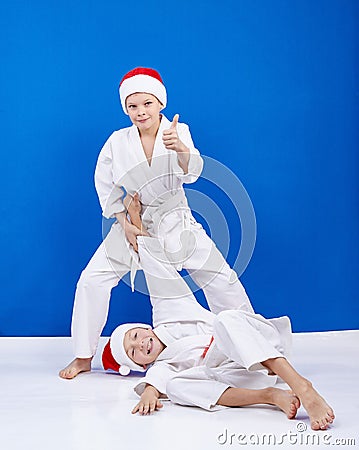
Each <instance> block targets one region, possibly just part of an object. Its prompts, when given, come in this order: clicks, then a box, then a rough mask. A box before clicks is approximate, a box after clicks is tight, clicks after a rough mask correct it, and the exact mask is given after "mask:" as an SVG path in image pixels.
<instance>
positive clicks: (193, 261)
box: [71, 223, 253, 358]
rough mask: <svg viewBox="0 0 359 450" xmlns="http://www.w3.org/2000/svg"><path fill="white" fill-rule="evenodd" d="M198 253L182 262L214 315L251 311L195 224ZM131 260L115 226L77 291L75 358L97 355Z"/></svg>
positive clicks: (232, 276)
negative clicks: (115, 293)
mask: <svg viewBox="0 0 359 450" xmlns="http://www.w3.org/2000/svg"><path fill="white" fill-rule="evenodd" d="M190 231H191V233H192V236H194V238H195V242H196V245H195V251H193V252H192V253H191V254H190V255H188V257H186V259H185V260H184V263H183V268H184V269H186V270H187V271H188V273H189V274H190V276H191V278H192V279H193V280H194V281H195V283H196V284H197V285H198V286H199V287H200V288H201V289H203V291H204V294H205V296H206V299H207V303H208V305H209V308H210V309H211V311H212V312H214V313H215V314H218V313H219V312H220V311H222V310H227V309H231V310H233V309H240V310H243V311H248V312H253V309H252V306H251V303H250V301H249V298H248V296H247V294H246V292H245V289H244V288H243V286H242V284H241V283H240V281H239V280H238V277H237V274H236V273H235V272H234V271H233V270H232V269H231V268H230V267H229V265H228V264H227V262H226V261H225V259H224V258H223V256H222V255H221V253H220V252H219V251H218V249H217V248H216V246H215V244H214V243H213V241H212V240H211V239H210V238H209V237H208V236H207V234H206V232H205V231H204V230H203V228H202V227H201V226H200V225H199V224H195V225H193V224H191V230H190ZM132 261H133V260H132V256H131V253H130V251H129V248H128V243H127V240H126V238H125V234H124V231H123V229H122V226H121V225H120V224H118V223H116V224H114V225H113V226H112V229H111V231H110V233H109V234H108V235H107V236H106V238H105V239H104V241H103V242H102V243H101V245H100V246H99V248H98V249H97V251H96V253H95V254H94V255H93V257H92V258H91V260H90V262H89V263H88V265H87V267H86V268H85V269H84V270H83V272H82V273H81V276H80V278H79V281H78V283H77V287H76V293H75V301H74V307H73V315H72V326H71V331H72V337H73V344H74V354H75V356H76V357H77V358H90V357H92V356H93V355H94V354H95V353H96V349H97V345H98V341H99V337H100V335H101V332H102V330H103V328H104V326H105V323H106V320H107V315H108V309H109V302H110V297H111V290H112V288H114V287H115V286H117V284H118V283H119V281H120V280H121V278H122V277H123V276H124V275H125V274H126V273H128V272H129V271H130V269H131V265H132Z"/></svg>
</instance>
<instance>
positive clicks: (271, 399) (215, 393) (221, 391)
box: [166, 367, 300, 419]
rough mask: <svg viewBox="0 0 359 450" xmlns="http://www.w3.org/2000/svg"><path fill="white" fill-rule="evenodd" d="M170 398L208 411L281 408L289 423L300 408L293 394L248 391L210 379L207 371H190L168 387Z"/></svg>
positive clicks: (170, 382) (260, 390)
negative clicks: (239, 407)
mask: <svg viewBox="0 0 359 450" xmlns="http://www.w3.org/2000/svg"><path fill="white" fill-rule="evenodd" d="M166 389H167V396H168V398H169V399H170V400H171V401H173V402H175V403H178V404H180V405H185V406H199V407H201V408H204V409H207V410H215V409H218V406H230V407H238V406H250V405H259V404H267V405H274V406H277V407H279V408H280V409H281V410H282V411H284V412H285V413H286V415H287V417H288V418H289V419H292V418H294V417H295V415H296V413H297V410H298V408H299V407H300V401H299V399H298V398H297V397H296V396H295V395H294V394H293V393H292V392H290V391H285V390H282V389H277V388H273V387H270V388H265V389H244V388H239V387H229V386H228V384H226V383H224V382H221V381H217V380H214V379H211V378H208V372H207V371H206V368H204V367H195V368H192V369H188V370H186V371H184V372H182V373H181V374H179V375H177V376H176V377H174V378H173V379H172V380H171V381H169V382H168V384H167V388H166Z"/></svg>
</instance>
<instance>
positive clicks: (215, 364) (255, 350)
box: [166, 310, 291, 411]
mask: <svg viewBox="0 0 359 450" xmlns="http://www.w3.org/2000/svg"><path fill="white" fill-rule="evenodd" d="M213 328H214V330H213V336H214V341H213V343H212V345H211V347H210V349H209V351H208V352H207V355H206V356H205V358H204V361H203V365H200V366H197V367H192V368H190V369H187V370H184V371H182V372H180V373H179V374H178V375H177V376H175V377H174V378H172V379H171V380H170V381H169V382H168V383H167V387H166V391H167V396H168V398H169V399H170V400H171V401H173V402H175V403H178V404H180V405H186V406H198V407H201V408H204V409H207V410H209V411H211V410H216V409H220V408H222V407H221V406H218V405H217V401H218V399H219V398H220V396H221V395H222V394H223V392H224V391H225V390H226V389H228V388H229V387H240V388H247V389H263V388H267V387H271V386H274V385H275V384H276V381H277V376H273V375H268V370H267V369H266V368H265V367H264V366H263V365H262V364H261V362H263V361H266V360H267V359H270V358H278V357H288V355H289V351H290V347H291V327H290V321H289V318H288V317H285V316H284V317H279V318H276V319H265V318H264V317H262V316H260V315H259V314H251V313H247V312H244V311H240V310H235V311H233V310H232V311H230V310H229V311H222V312H220V313H219V314H218V315H217V317H216V318H215V321H214V325H213Z"/></svg>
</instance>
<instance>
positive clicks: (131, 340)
mask: <svg viewBox="0 0 359 450" xmlns="http://www.w3.org/2000/svg"><path fill="white" fill-rule="evenodd" d="M123 347H124V349H125V352H126V354H127V356H128V357H129V358H130V359H132V361H134V362H135V363H136V364H139V365H140V366H144V367H145V368H146V366H147V365H148V364H151V363H153V362H154V361H155V360H156V359H157V357H158V355H159V354H160V353H161V352H162V350H164V348H165V346H164V345H163V343H162V342H161V341H160V340H159V339H158V337H157V336H156V335H155V333H154V332H153V331H152V330H151V329H150V328H132V329H131V330H128V331H127V332H126V333H125V337H124V338H123Z"/></svg>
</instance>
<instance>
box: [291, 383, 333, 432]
mask: <svg viewBox="0 0 359 450" xmlns="http://www.w3.org/2000/svg"><path fill="white" fill-rule="evenodd" d="M296 394H297V395H298V397H299V398H300V400H301V402H302V403H303V406H304V408H305V410H306V411H307V413H308V415H309V418H310V424H311V427H312V430H326V429H327V428H328V427H329V425H330V424H331V423H333V421H334V418H335V416H334V412H333V410H332V408H331V407H330V406H329V405H328V404H327V402H326V401H325V400H324V398H323V397H321V396H320V395H319V394H318V392H317V391H316V390H315V389H314V388H313V386H312V384H311V383H310V382H309V381H307V380H306V381H305V383H304V385H303V389H301V392H297V393H296Z"/></svg>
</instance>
